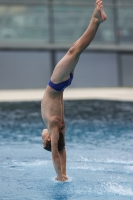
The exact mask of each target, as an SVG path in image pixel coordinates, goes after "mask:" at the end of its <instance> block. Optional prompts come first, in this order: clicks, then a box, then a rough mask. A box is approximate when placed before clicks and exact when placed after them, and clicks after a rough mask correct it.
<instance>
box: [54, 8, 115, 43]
mask: <svg viewBox="0 0 133 200" xmlns="http://www.w3.org/2000/svg"><path fill="white" fill-rule="evenodd" d="M105 10H106V13H107V16H108V21H106V22H105V23H103V24H102V25H101V27H100V28H99V30H98V32H97V35H96V37H95V40H94V41H95V42H98V43H100V42H105V43H106V42H107V43H112V42H114V40H115V39H114V23H113V8H112V7H108V6H106V8H105ZM93 11H94V6H66V5H65V6H54V30H55V42H60V43H61V42H74V41H75V40H77V39H78V38H79V37H80V36H81V35H82V34H83V32H84V31H85V30H86V28H87V26H88V25H89V22H90V19H91V16H92V13H93Z"/></svg>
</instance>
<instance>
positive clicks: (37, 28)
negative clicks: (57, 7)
mask: <svg viewBox="0 0 133 200" xmlns="http://www.w3.org/2000/svg"><path fill="white" fill-rule="evenodd" d="M2 38H9V39H43V40H45V41H48V9H47V7H46V6H43V5H41V6H31V5H30V6H0V39H2Z"/></svg>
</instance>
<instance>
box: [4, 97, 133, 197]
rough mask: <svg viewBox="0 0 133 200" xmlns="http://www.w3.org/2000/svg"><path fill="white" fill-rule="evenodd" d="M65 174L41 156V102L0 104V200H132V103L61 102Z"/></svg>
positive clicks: (45, 152) (47, 157)
mask: <svg viewBox="0 0 133 200" xmlns="http://www.w3.org/2000/svg"><path fill="white" fill-rule="evenodd" d="M65 116H66V124H67V131H66V150H67V174H68V177H69V180H68V181H67V182H65V183H59V182H56V181H55V180H54V178H55V177H56V175H55V171H54V169H53V165H52V161H51V153H50V152H47V151H45V150H43V146H42V140H41V130H42V129H43V128H44V125H43V122H42V119H41V114H40V102H29V103H23V102H22V103H0V200H8V199H9V200H34V199H39V200H86V199H87V200H88V199H90V200H95V199H99V200H104V199H109V200H112V199H113V200H123V199H126V200H130V199H133V153H132V152H133V103H129V102H115V101H112V102H111V101H65Z"/></svg>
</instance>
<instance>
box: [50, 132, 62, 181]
mask: <svg viewBox="0 0 133 200" xmlns="http://www.w3.org/2000/svg"><path fill="white" fill-rule="evenodd" d="M58 140H59V133H58V131H52V136H51V147H52V160H53V165H54V168H55V171H56V174H57V180H59V181H62V174H61V162H60V156H59V152H58Z"/></svg>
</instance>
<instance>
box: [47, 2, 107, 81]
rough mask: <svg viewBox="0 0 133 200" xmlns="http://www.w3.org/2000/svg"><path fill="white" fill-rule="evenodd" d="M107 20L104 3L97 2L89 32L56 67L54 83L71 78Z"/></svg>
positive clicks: (53, 75)
mask: <svg viewBox="0 0 133 200" xmlns="http://www.w3.org/2000/svg"><path fill="white" fill-rule="evenodd" d="M106 18H107V17H106V14H105V12H104V8H103V4H102V1H101V0H97V1H96V5H95V10H94V13H93V15H92V18H91V21H90V24H89V26H88V28H87V30H86V31H85V32H84V34H83V35H82V36H81V37H80V38H79V39H78V40H77V41H76V42H75V43H74V44H73V46H72V47H71V48H70V49H69V50H68V52H67V53H66V55H65V56H64V57H63V58H62V59H61V60H60V61H59V63H58V64H57V65H56V67H55V69H54V72H53V74H52V77H51V81H52V82H54V83H60V82H63V81H65V80H67V79H68V78H69V75H70V73H71V72H73V71H74V68H75V66H76V64H77V62H78V59H79V56H80V54H81V53H82V52H83V51H84V50H85V49H86V48H87V47H88V46H89V44H90V43H91V41H92V40H93V38H94V36H95V34H96V32H97V30H98V27H99V25H100V24H101V23H102V22H103V21H105V20H106Z"/></svg>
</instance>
